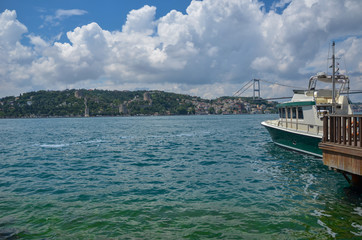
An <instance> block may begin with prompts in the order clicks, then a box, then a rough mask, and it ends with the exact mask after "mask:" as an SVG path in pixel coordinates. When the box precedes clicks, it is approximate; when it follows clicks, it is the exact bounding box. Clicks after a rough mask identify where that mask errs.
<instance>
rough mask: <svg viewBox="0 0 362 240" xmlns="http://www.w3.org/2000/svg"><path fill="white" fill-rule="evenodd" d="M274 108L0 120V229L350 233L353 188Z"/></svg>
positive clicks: (287, 235)
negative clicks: (274, 132) (276, 133)
mask: <svg viewBox="0 0 362 240" xmlns="http://www.w3.org/2000/svg"><path fill="white" fill-rule="evenodd" d="M275 117H276V116H274V115H237V116H185V117H181V116H172V117H133V118H131V117H130V118H74V119H71V118H66V119H9V120H0V134H1V143H0V239H18V238H19V239H206V238H210V239H331V238H339V239H360V238H361V236H362V200H361V196H360V195H359V194H358V193H355V192H353V191H352V190H351V189H350V188H349V187H348V184H347V182H346V181H345V179H344V178H343V176H342V175H340V174H338V173H335V172H333V171H329V170H328V168H327V167H325V166H324V165H323V163H322V161H321V159H318V158H315V157H312V156H307V155H303V154H298V153H295V152H291V151H288V150H284V149H281V148H279V147H277V146H275V145H274V144H273V143H271V140H270V137H269V135H268V133H267V131H266V130H265V129H264V128H263V127H262V126H261V125H260V122H261V121H262V120H265V119H273V118H275Z"/></svg>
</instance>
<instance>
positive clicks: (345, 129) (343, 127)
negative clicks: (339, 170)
mask: <svg viewBox="0 0 362 240" xmlns="http://www.w3.org/2000/svg"><path fill="white" fill-rule="evenodd" d="M342 129H343V144H344V145H346V142H347V138H346V133H347V126H346V117H342Z"/></svg>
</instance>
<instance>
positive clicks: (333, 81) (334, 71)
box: [332, 41, 336, 114]
mask: <svg viewBox="0 0 362 240" xmlns="http://www.w3.org/2000/svg"><path fill="white" fill-rule="evenodd" d="M335 45H336V44H335V42H334V41H333V43H332V84H333V88H332V114H335V113H336V98H335V94H336V79H335V74H336V57H335V55H334V46H335Z"/></svg>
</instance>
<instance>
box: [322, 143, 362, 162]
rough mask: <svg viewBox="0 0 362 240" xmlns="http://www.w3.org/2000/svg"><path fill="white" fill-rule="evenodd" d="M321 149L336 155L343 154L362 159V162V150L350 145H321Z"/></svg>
mask: <svg viewBox="0 0 362 240" xmlns="http://www.w3.org/2000/svg"><path fill="white" fill-rule="evenodd" d="M319 148H320V149H322V150H323V151H324V150H328V151H333V152H336V153H343V154H347V155H352V156H356V157H359V158H361V160H362V148H357V147H353V146H348V145H346V146H345V145H339V144H335V143H320V144H319Z"/></svg>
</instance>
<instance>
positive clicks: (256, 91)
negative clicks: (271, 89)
mask: <svg viewBox="0 0 362 240" xmlns="http://www.w3.org/2000/svg"><path fill="white" fill-rule="evenodd" d="M260 82H264V83H268V84H273V85H278V86H282V87H288V88H292V89H296V90H305V89H304V88H300V87H295V86H290V85H286V84H281V83H277V82H272V81H268V80H263V79H256V78H254V79H251V80H250V81H248V82H246V83H245V84H244V85H243V86H242V87H241V88H240V89H239V90H238V91H236V92H235V93H234V94H233V97H241V96H242V94H243V93H245V92H246V91H247V90H249V89H250V88H251V87H252V91H253V100H278V99H291V98H292V97H289V96H288V97H274V98H261V88H260ZM360 93H362V90H349V91H348V92H344V93H341V94H343V95H345V94H360Z"/></svg>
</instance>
